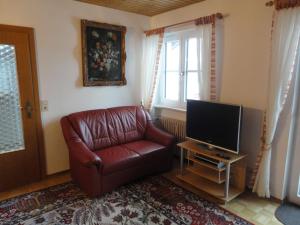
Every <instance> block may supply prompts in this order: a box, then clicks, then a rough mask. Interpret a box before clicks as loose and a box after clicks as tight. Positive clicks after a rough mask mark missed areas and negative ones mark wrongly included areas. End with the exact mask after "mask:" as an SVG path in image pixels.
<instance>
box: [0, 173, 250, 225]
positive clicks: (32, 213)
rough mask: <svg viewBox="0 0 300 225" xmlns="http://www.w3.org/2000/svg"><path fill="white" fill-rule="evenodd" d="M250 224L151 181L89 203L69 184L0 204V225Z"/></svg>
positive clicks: (157, 180) (156, 180)
mask: <svg viewBox="0 0 300 225" xmlns="http://www.w3.org/2000/svg"><path fill="white" fill-rule="evenodd" d="M10 224H17V225H29V224H42V225H44V224H53V225H54V224H55V225H64V224H76V225H77V224H78V225H79V224H82V225H115V224H121V225H142V224H149V225H150V224H162V225H170V224H201V225H202V224H203V225H227V224H230V225H233V224H235V225H248V224H251V223H249V222H247V221H245V220H244V219H242V218H240V217H238V216H236V215H234V214H232V213H230V212H228V211H226V210H224V209H223V208H220V207H219V206H218V205H216V204H214V203H211V202H208V201H206V200H204V199H201V198H199V197H198V196H197V195H195V194H192V193H190V192H188V191H186V190H184V189H182V188H180V187H178V186H177V185H175V184H173V183H172V182H170V181H169V180H167V179H165V178H163V177H161V176H155V177H150V178H147V179H145V180H142V181H138V182H136V183H133V184H129V185H126V186H123V187H121V188H119V189H117V190H116V191H113V192H111V193H108V194H106V195H104V196H102V197H100V198H96V199H90V198H88V197H87V196H86V195H85V194H83V193H82V192H81V191H80V189H79V188H77V187H76V186H75V185H74V184H73V183H66V184H62V185H58V186H54V187H51V188H48V189H45V190H41V191H37V192H33V193H30V194H26V195H23V196H19V197H16V198H13V199H9V200H6V201H2V202H0V225H10Z"/></svg>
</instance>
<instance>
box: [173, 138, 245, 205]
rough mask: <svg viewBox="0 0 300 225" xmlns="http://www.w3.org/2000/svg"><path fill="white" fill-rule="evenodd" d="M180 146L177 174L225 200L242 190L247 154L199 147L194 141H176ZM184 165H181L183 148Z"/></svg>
mask: <svg viewBox="0 0 300 225" xmlns="http://www.w3.org/2000/svg"><path fill="white" fill-rule="evenodd" d="M177 146H178V147H180V149H181V154H180V173H179V174H178V175H177V178H179V179H180V180H182V181H184V182H186V183H188V184H190V185H192V186H194V187H196V188H198V189H199V190H201V191H203V192H206V193H208V194H210V195H212V196H213V197H215V198H217V199H220V200H221V201H222V202H224V203H226V202H228V201H230V200H232V199H234V198H235V197H237V196H238V195H240V194H241V193H243V192H244V190H245V181H246V155H243V154H239V155H237V154H233V153H229V152H223V151H220V150H217V149H207V148H205V147H201V146H200V145H199V144H198V143H197V142H195V141H191V140H188V141H185V142H182V143H179V144H178V145H177ZM185 151H186V153H187V154H186V160H187V165H186V166H185V168H184V155H185V154H184V152H185Z"/></svg>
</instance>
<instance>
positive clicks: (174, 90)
mask: <svg viewBox="0 0 300 225" xmlns="http://www.w3.org/2000/svg"><path fill="white" fill-rule="evenodd" d="M165 95H166V96H165V97H166V99H168V100H174V101H177V100H178V99H179V73H178V72H166V93H165Z"/></svg>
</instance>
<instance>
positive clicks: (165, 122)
mask: <svg viewBox="0 0 300 225" xmlns="http://www.w3.org/2000/svg"><path fill="white" fill-rule="evenodd" d="M159 125H160V127H161V128H162V129H164V130H165V131H167V132H168V133H170V134H173V135H174V136H175V137H176V141H177V142H182V141H185V137H186V133H185V121H182V120H176V119H173V118H168V117H160V118H159Z"/></svg>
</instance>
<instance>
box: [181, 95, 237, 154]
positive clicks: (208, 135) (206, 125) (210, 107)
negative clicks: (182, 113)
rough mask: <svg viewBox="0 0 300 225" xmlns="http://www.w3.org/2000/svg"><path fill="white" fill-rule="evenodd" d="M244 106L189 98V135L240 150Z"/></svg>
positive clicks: (223, 147)
mask: <svg viewBox="0 0 300 225" xmlns="http://www.w3.org/2000/svg"><path fill="white" fill-rule="evenodd" d="M241 121H242V106H238V105H228V104H220V103H213V102H205V101H198V100H187V120H186V132H187V137H188V138H191V139H194V140H197V141H199V142H202V143H204V144H208V145H210V146H213V147H217V148H219V149H223V150H227V151H231V152H234V153H238V152H239V145H240V128H241Z"/></svg>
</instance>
